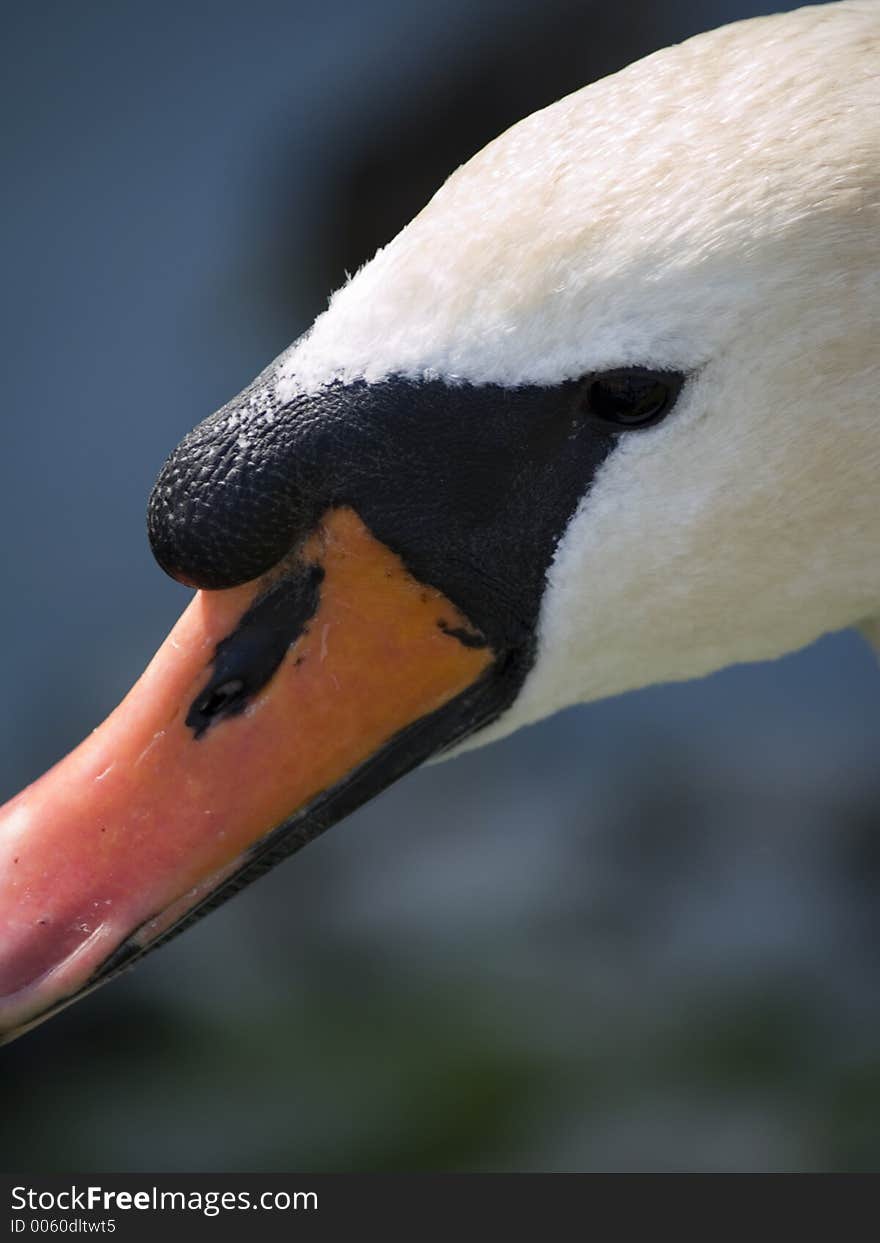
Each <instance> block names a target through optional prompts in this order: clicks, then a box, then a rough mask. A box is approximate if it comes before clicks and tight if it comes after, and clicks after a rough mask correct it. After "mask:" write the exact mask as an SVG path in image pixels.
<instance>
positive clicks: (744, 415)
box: [0, 0, 880, 1039]
mask: <svg viewBox="0 0 880 1243" xmlns="http://www.w3.org/2000/svg"><path fill="white" fill-rule="evenodd" d="M878 54H880V5H878V4H877V3H876V2H875V0H841V2H840V3H835V4H827V5H819V6H815V7H808V8H803V9H800V10H798V11H795V12H790V13H787V14H784V15H780V16H772V17H764V18H759V19H754V20H750V21H745V22H740V23H736V24H734V25H731V26H727V27H724V28H722V29H720V30H716V31H713V32H710V33H708V34H704V35H700V36H698V37H696V38H694V39H690V40H688V41H687V42H685V43H683V44H681V45H678V46H675V47H671V48H667V49H665V50H663V51H661V52H658V53H656V54H654V55H652V56H649V57H647V58H646V59H645V60H642V61H640V62H638V63H636V64H634V65H631V66H629V67H628V68H627V69H625V70H623V71H622V72H621V73H618V74H616V75H614V76H613V77H610V78H607V79H605V80H604V81H601V82H598V83H595V84H593V85H591V86H588V87H586V88H585V89H583V90H581V91H579V92H576V93H575V94H573V95H571V96H569V97H568V98H565V99H562V100H560V101H559V102H557V103H555V104H553V105H552V106H551V107H548V108H546V109H544V110H543V111H540V112H538V113H536V114H534V115H533V116H531V117H528V118H526V119H525V120H523V121H521V122H520V123H519V124H517V125H515V126H514V127H513V128H512V129H510V130H508V131H507V132H506V133H504V134H502V135H501V136H500V137H499V138H497V139H496V140H495V141H494V142H492V143H490V144H489V146H487V147H486V148H485V149H484V150H483V151H481V152H480V153H479V154H477V155H476V156H475V157H474V158H473V159H471V160H470V161H469V162H468V163H467V164H465V165H464V166H463V167H462V168H461V169H459V170H458V171H457V172H455V173H454V174H453V175H452V176H451V177H450V178H449V180H448V181H447V182H446V183H445V185H443V186H442V188H441V189H440V190H439V191H438V192H437V194H436V195H435V196H434V198H433V199H432V200H431V201H430V203H429V204H428V205H427V206H426V207H425V208H424V210H423V211H422V212H421V213H420V214H419V215H418V216H417V217H416V218H415V219H414V220H413V221H412V222H411V223H410V224H409V225H408V226H407V227H406V228H404V229H403V231H402V232H401V233H400V234H399V235H398V236H397V237H396V238H395V239H394V240H393V241H392V242H391V243H390V244H389V245H387V246H386V247H385V248H384V249H382V250H380V251H379V253H378V254H377V255H376V256H375V257H374V258H373V259H372V261H371V262H370V263H368V264H367V265H366V266H365V267H364V268H362V269H361V270H360V271H359V272H358V273H356V274H355V276H354V277H353V278H352V279H350V280H349V281H348V283H347V284H346V285H345V286H344V287H343V288H341V289H340V290H339V291H338V292H337V293H336V294H335V295H334V296H333V297H332V299H331V300H330V302H329V305H328V307H327V309H326V311H324V313H323V314H321V315H320V316H319V317H318V319H317V320H316V321H315V323H314V325H313V327H312V328H311V329H310V331H309V332H307V333H306V334H305V336H304V337H302V338H301V339H300V340H298V341H297V342H295V343H294V344H293V345H292V346H291V347H290V349H289V350H287V351H286V352H285V353H284V354H282V355H281V357H280V358H278V359H277V360H276V361H275V362H274V363H272V364H271V365H270V366H269V367H268V368H267V369H266V370H265V371H264V372H263V373H262V375H260V376H259V377H258V378H257V379H256V380H255V381H254V382H253V384H252V385H251V386H250V387H249V388H247V389H246V390H245V391H244V393H242V394H241V395H240V396H239V397H237V398H235V399H234V400H233V401H232V402H230V403H229V404H228V405H227V406H225V407H224V408H223V409H222V410H220V411H219V412H218V413H217V414H215V415H213V416H211V417H210V418H209V419H207V420H205V421H204V422H203V423H202V424H200V425H199V426H198V427H197V428H196V429H195V430H194V431H193V432H191V433H190V434H189V435H188V436H187V437H186V438H185V439H184V440H183V441H182V442H181V444H180V445H179V446H178V447H177V449H176V450H174V452H173V453H172V454H171V456H170V458H169V459H168V461H167V462H166V464H165V466H164V467H163V469H162V472H161V474H160V476H159V478H158V480H157V482H156V486H155V488H154V491H153V494H152V497H151V500H150V506H149V517H148V523H149V534H150V539H151V542H152V546H153V551H154V553H155V555H156V558H157V560H158V562H159V564H160V565H161V566H162V567H163V568H164V569H165V570H166V571H167V572H169V573H170V574H172V575H174V576H175V577H176V578H178V579H179V580H181V581H182V582H184V583H187V584H189V585H191V586H193V587H195V588H197V589H198V591H197V594H196V595H195V597H194V599H193V601H192V603H191V604H190V605H189V607H188V608H187V609H186V611H185V612H184V614H183V616H182V617H181V619H180V621H179V622H178V623H177V625H176V626H175V628H174V629H173V630H172V632H171V634H170V635H169V637H168V638H167V640H166V641H165V643H164V644H163V645H162V646H161V648H160V649H159V651H158V653H157V655H156V657H155V658H154V660H153V662H152V663H151V664H150V666H149V667H148V669H147V670H146V672H145V673H144V675H143V676H142V678H141V679H140V681H139V682H138V683H137V684H136V685H135V687H134V688H133V690H132V691H131V692H130V693H129V695H128V696H127V697H126V699H125V700H123V702H122V703H121V704H120V706H119V707H118V708H117V709H116V711H115V712H114V713H112V714H111V716H110V717H109V718H108V719H107V721H105V722H104V724H103V725H101V726H100V727H99V728H98V729H97V730H95V731H94V732H93V733H92V735H91V736H90V737H89V738H88V739H86V741H85V742H84V743H82V744H81V745H80V746H79V747H78V748H77V749H76V750H75V751H74V752H72V753H71V754H70V755H69V756H68V757H67V758H66V759H64V760H63V761H62V762H61V763H60V764H58V765H57V766H56V767H55V768H54V769H52V770H51V771H50V772H49V773H48V774H46V775H45V776H44V777H42V778H40V779H39V780H38V781H37V782H35V783H34V784H33V785H32V786H30V787H29V788H27V789H26V790H24V791H23V792H22V793H21V794H19V795H18V796H17V797H16V798H14V799H13V800H12V801H11V802H10V803H8V804H7V805H6V806H5V808H3V809H2V811H0V1032H2V1033H3V1034H4V1036H5V1038H6V1039H9V1038H12V1037H13V1036H14V1035H17V1034H19V1033H21V1032H22V1031H24V1030H26V1029H28V1028H29V1027H31V1026H33V1025H34V1024H35V1023H36V1022H39V1021H42V1020H43V1019H44V1018H46V1017H48V1016H49V1015H50V1014H52V1013H55V1012H56V1011H57V1010H58V1009H60V1008H61V1007H62V1006H64V1005H67V1004H69V1003H70V1002H71V1001H73V1000H76V999H77V998H79V997H81V996H83V995H84V994H85V993H87V992H88V991H90V990H91V989H93V988H95V987H96V986H98V985H99V984H101V983H103V982H105V981H106V980H108V979H110V978H111V977H112V976H114V975H115V974H116V973H117V972H119V971H120V970H122V969H123V968H125V967H127V966H129V965H131V964H132V963H133V962H135V961H136V960H137V959H139V958H140V957H142V956H143V955H144V954H145V953H146V952H148V951H149V950H152V949H153V948H155V947H156V946H158V945H160V944H162V943H163V942H164V941H166V940H167V939H168V938H169V937H170V936H172V935H174V934H175V933H177V932H179V931H180V930H181V929H182V928H184V927H186V926H187V925H188V924H189V923H190V922H192V921H193V920H194V919H196V918H198V917H200V916H201V915H202V914H204V913H205V912H206V911H207V910H209V909H211V907H212V906H215V905H217V904H218V903H219V902H221V901H223V900H224V899H225V898H227V897H229V896H230V895H231V894H232V893H234V892H235V891H236V890H237V889H239V888H240V887H241V886H242V885H244V884H246V883H248V882H249V881H251V880H252V879H254V877H255V876H257V875H259V874H260V873H261V872H262V871H264V870H265V869H266V868H268V867H270V866H272V865H273V864H274V863H276V862H278V861H279V860H280V859H281V858H283V857H284V856H286V855H287V854H290V853H291V852H292V851H294V850H296V849H298V848H300V847H301V846H302V845H304V844H305V843H306V842H308V841H309V840H311V839H312V838H313V837H314V836H315V835H316V834H318V833H320V832H321V831H323V830H324V829H325V828H327V827H328V826H329V825H331V824H332V823H334V822H335V821H336V820H338V819H339V818H340V817H342V816H344V815H345V814H347V813H348V812H349V811H350V810H352V809H353V808H354V807H356V806H357V805H359V804H360V803H362V802H363V801H364V800H365V799H368V798H370V797H371V796H373V795H374V794H376V793H377V792H378V791H379V790H381V789H382V788H383V787H385V786H387V785H388V784H389V783H390V782H392V781H394V780H395V779H396V778H397V777H399V776H400V775H401V774H403V773H404V772H406V771H408V770H409V769H411V768H412V767H414V766H415V765H417V764H420V763H422V762H423V761H426V760H429V759H432V758H435V757H438V756H440V755H442V754H447V753H449V752H450V751H453V752H454V751H456V750H459V749H461V748H463V747H471V746H477V745H481V744H482V743H484V742H486V741H488V740H490V739H493V738H497V737H500V736H502V735H503V734H506V733H509V732H510V731H512V730H514V729H516V728H518V727H519V726H521V725H523V724H525V723H527V722H529V721H534V720H536V719H538V718H540V717H543V716H546V715H547V714H549V713H551V712H554V711H556V710H557V709H559V708H562V707H564V706H566V705H569V704H572V703H575V702H579V701H586V700H592V699H597V698H600V697H603V696H609V695H615V694H618V693H620V692H622V691H625V690H628V689H630V688H634V687H638V686H644V685H646V684H649V683H653V682H659V681H670V680H676V679H689V678H696V677H700V676H701V675H703V674H705V673H707V672H709V671H711V670H715V669H718V668H720V667H722V666H724V665H729V664H731V663H734V662H738V661H754V660H762V659H770V658H773V657H775V656H777V655H779V654H781V653H784V652H788V651H791V650H793V649H796V648H799V647H801V646H803V645H805V644H807V643H810V642H811V641H813V640H814V639H815V638H817V637H818V636H819V635H821V634H823V633H826V632H828V631H834V630H838V629H840V628H843V627H847V626H859V627H861V628H862V630H863V631H864V633H865V634H866V635H867V636H868V637H869V639H871V640H872V641H873V642H874V644H875V645H878V646H880V541H878V539H877V520H878V515H880V435H878V428H877V418H878V409H877V393H878V390H880V349H878V323H880V243H878V237H880V141H878V127H877V122H876V118H877V116H878V115H880V113H878V105H880V74H878V68H877V66H878V63H880V60H878Z"/></svg>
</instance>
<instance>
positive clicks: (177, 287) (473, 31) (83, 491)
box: [0, 0, 880, 1172]
mask: <svg viewBox="0 0 880 1243" xmlns="http://www.w3.org/2000/svg"><path fill="white" fill-rule="evenodd" d="M773 7H777V6H776V5H773V4H772V3H771V4H769V5H767V6H766V8H768V9H769V8H773ZM764 10H765V5H763V4H753V3H749V2H748V0H702V2H697V0H667V2H666V3H664V4H663V5H657V4H654V3H651V2H650V0H642V2H638V3H621V2H619V0H618V2H617V3H614V4H610V3H608V2H607V0H578V2H577V3H571V2H569V0H477V2H476V3H475V2H474V0H443V3H441V4H437V3H436V2H434V0H407V2H402V0H401V2H396V0H322V3H320V4H318V3H313V2H308V3H306V2H304V0H249V2H248V3H244V0H214V2H213V3H211V4H206V3H196V2H194V0H189V2H184V3H182V4H181V3H179V2H175V0H154V2H153V3H151V4H149V5H144V4H138V3H133V2H131V0H123V2H121V3H120V2H119V0H114V2H111V0H103V2H98V0H81V2H80V3H77V4H68V3H60V2H59V3H50V2H46V3H24V0H20V2H19V3H17V4H7V5H6V6H4V52H5V55H4V62H5V63H4V74H3V79H2V84H0V90H2V95H3V99H2V107H0V118H2V121H0V125H2V151H0V158H2V187H3V191H2V202H3V208H2V213H3V215H2V231H0V248H2V256H0V264H2V271H3V281H2V286H0V299H2V336H0V341H2V348H0V356H2V367H3V383H2V390H0V391H2V400H3V413H2V459H0V539H2V568H3V587H2V610H0V639H2V648H0V650H2V661H3V665H2V669H3V675H2V687H3V697H4V710H3V712H2V714H0V731H2V747H0V796H2V797H6V796H8V795H11V794H13V793H14V792H15V791H16V790H17V789H18V788H19V787H20V786H22V785H23V784H25V783H26V782H27V781H29V780H31V779H32V778H34V777H35V776H37V775H38V774H39V773H40V772H41V771H42V770H43V769H44V768H46V767H47V766H48V765H49V764H51V763H52V762H53V761H54V760H55V759H57V758H58V757H60V755H61V754H62V753H63V752H65V751H66V750H68V749H69V748H70V747H71V746H73V745H74V744H75V743H76V742H77V741H78V740H79V739H80V738H81V737H82V736H83V735H84V734H85V733H86V732H87V731H88V730H89V729H90V728H91V727H92V726H93V725H95V724H96V723H97V722H98V721H99V720H100V719H101V718H103V716H104V715H105V714H106V713H107V712H108V711H109V709H110V708H111V707H112V706H113V705H114V704H115V703H116V702H117V700H118V699H119V698H120V696H121V695H122V694H123V693H124V691H125V690H126V689H127V688H128V686H129V684H130V683H131V682H132V681H133V680H134V678H135V677H136V675H137V674H138V673H139V672H140V670H141V669H142V667H143V666H144V664H145V663H146V661H147V660H148V658H149V656H150V655H151V653H152V651H153V650H154V648H155V647H156V646H157V645H158V643H159V641H160V640H161V639H162V637H163V636H164V634H165V632H166V631H167V629H168V628H169V626H170V625H171V623H172V621H173V620H174V618H175V617H176V615H177V614H178V613H179V611H180V610H181V608H182V607H183V605H184V604H185V602H186V600H187V592H186V591H184V590H183V589H182V588H180V587H178V586H176V585H175V584H173V583H170V582H169V581H167V580H166V579H165V578H163V576H162V575H161V574H160V572H159V571H158V570H157V569H156V568H155V566H154V565H153V563H152V562H151V559H150V554H149V550H148V547H147V542H146V538H145V533H144V507H145V500H146V497H147V494H148V491H149V488H150V485H151V482H152V480H153V477H154V475H155V473H156V471H157V469H158V468H159V466H160V464H161V462H162V460H163V458H164V456H165V454H166V453H167V452H168V451H169V450H170V449H171V448H172V447H173V446H174V444H175V443H176V442H177V440H178V439H179V438H180V436H181V435H182V434H183V433H184V432H185V431H186V430H187V429H188V428H189V427H190V426H191V425H192V424H194V423H195V422H197V421H198V420H199V419H201V418H202V417H204V416H205V415H206V414H208V413H209V412H210V411H211V410H212V409H214V408H215V407H216V406H218V405H220V404H222V403H223V402H224V401H225V400H226V399H227V398H228V397H229V396H230V395H232V394H233V393H235V392H236V391H237V390H238V389H239V388H241V387H242V386H243V385H244V384H245V383H246V382H247V381H248V380H249V379H250V378H251V377H252V375H254V374H255V373H256V372H257V371H259V370H260V369H261V368H262V367H263V366H264V364H265V363H266V362H267V361H268V360H269V359H270V358H272V357H273V356H274V355H275V354H276V353H278V352H279V351H280V350H281V349H282V348H283V347H284V346H285V345H286V344H287V342H288V341H289V340H291V339H292V338H293V337H294V336H296V335H297V334H298V333H299V332H301V331H302V330H303V329H304V328H305V327H307V325H308V324H309V322H310V321H311V319H312V317H313V316H314V314H315V313H316V312H317V311H318V310H320V309H321V307H322V306H323V305H324V302H325V299H326V296H327V294H328V293H329V292H330V290H331V289H332V288H333V287H334V286H336V285H338V284H339V283H340V282H341V280H342V279H343V274H344V272H345V270H346V269H349V270H351V269H353V268H355V267H356V266H357V265H358V264H359V263H360V262H362V261H363V260H364V259H366V258H367V257H368V256H369V255H370V254H371V253H372V251H373V250H374V249H375V248H376V246H377V245H379V244H381V243H382V242H384V241H386V240H387V239H388V238H389V237H391V236H392V235H393V234H394V233H395V232H396V230H397V229H398V228H399V227H400V226H401V225H402V224H404V223H405V221H406V220H407V219H408V218H409V217H410V216H411V215H412V214H413V212H414V211H415V210H417V209H418V208H419V207H420V206H421V204H422V203H423V201H424V200H425V199H426V198H427V197H428V195H429V194H430V193H431V192H432V190H433V189H434V188H436V186H437V185H438V184H439V183H440V182H441V181H442V180H443V178H444V177H445V176H446V174H447V173H449V172H450V171H451V170H452V169H453V168H454V167H455V166H456V165H457V164H458V163H460V162H461V161H462V160H464V159H465V158H467V157H468V156H469V155H470V154H472V153H473V152H474V151H475V150H477V149H478V148H479V147H480V146H481V145H482V144H483V143H484V142H485V141H487V140H488V139H489V138H491V137H492V136H493V135H494V134H495V133H497V132H498V131H499V130H501V129H502V128H504V127H505V126H507V125H508V124H510V123H512V122H513V121H515V120H517V119H518V118H519V117H520V116H522V115H525V114H526V113H528V112H530V111H532V110H534V109H535V108H536V107H539V106H541V105H543V104H546V103H548V102H550V101H551V100H553V99H554V98H556V97H558V96H559V95H561V94H564V93H566V92H567V91H569V90H572V89H574V88H576V87H578V86H580V85H582V84H583V83H585V82H587V81H588V80H590V79H592V78H595V77H598V76H601V75H603V74H605V73H607V72H610V71H613V70H614V69H616V68H619V67H620V66H622V65H624V64H625V63H627V62H628V61H629V60H632V59H634V58H636V57H638V56H640V55H642V54H644V53H647V52H649V51H652V50H654V49H655V48H657V47H660V46H662V45H664V44H666V43H669V42H672V41H675V40H676V39H679V38H682V37H684V36H686V35H688V34H691V33H694V32H696V31H698V30H701V29H705V28H708V27H711V26H713V25H717V24H720V23H721V22H723V21H725V20H729V19H732V18H735V17H740V16H748V15H751V14H753V13H755V12H758V11H764ZM695 177H696V178H698V177H699V170H695ZM649 606H650V602H649V601H647V602H646V607H649ZM878 736H880V672H878V669H877V668H876V667H875V664H874V662H873V659H872V657H871V655H870V653H869V652H868V650H867V648H866V647H864V646H863V645H862V643H861V641H860V640H859V639H858V638H857V637H856V636H855V635H843V636H837V637H834V638H830V639H826V640H824V641H823V642H821V643H819V644H818V645H816V646H815V647H814V648H813V649H812V650H810V651H807V652H804V653H801V654H799V655H796V656H792V657H790V658H788V659H786V660H783V661H781V662H779V663H777V664H774V665H768V666H764V667H760V668H757V667H756V668H740V669H736V670H732V671H727V672H725V673H722V674H720V675H717V676H715V677H713V678H711V679H709V680H707V681H704V682H702V683H699V684H692V685H687V686H678V687H667V688H658V689H652V690H648V691H645V692H643V693H640V694H635V695H630V696H627V697H625V698H622V699H619V700H616V701H612V702H608V703H603V704H596V705H592V706H589V707H585V708H583V709H578V710H575V711H569V712H567V713H564V714H563V715H561V716H559V717H557V718H556V719H554V720H551V721H548V722H546V723H544V724H543V725H541V726H539V727H535V728H532V729H530V730H527V731H525V732H523V733H522V734H520V735H518V736H516V737H514V738H512V739H510V740H508V741H506V742H504V743H502V744H499V745H496V746H494V747H491V748H489V749H487V750H486V751H483V752H478V753H475V754H472V755H469V756H466V757H465V758H463V759H460V760H458V761H455V762H453V763H451V764H448V765H445V766H440V767H435V768H433V769H428V770H426V771H423V772H421V773H418V774H416V775H414V776H412V777H411V778H408V779H407V780H405V781H404V782H402V783H401V784H400V785H399V786H398V787H396V788H395V789H392V790H391V791H389V792H388V793H387V794H385V795H384V796H383V797H381V798H380V799H378V800H377V801H376V802H375V803H373V804H372V805H370V806H368V807H367V808H366V809H364V810H363V811H362V812H360V813H359V814H358V815H356V816H354V817H352V818H351V819H350V820H349V821H347V822H346V823H345V824H343V825H340V826H338V827H337V828H335V829H334V830H333V831H332V832H331V833H330V834H328V835H327V836H326V837H325V838H323V839H321V840H319V841H318V842H316V843H315V844H313V845H312V846H310V847H309V849H308V850H307V851H305V852H304V853H303V854H302V855H298V856H297V857H296V858H295V859H294V860H292V861H290V862H289V863H287V864H286V865H284V866H282V867H281V868H279V869H278V870H277V871H275V872H274V873H272V874H271V875H270V876H269V877H267V878H266V879H265V880H262V881H261V882H259V883H258V884H257V885H255V886H253V887H252V888H250V889H249V890H247V891H246V892H245V893H244V894H243V895H242V896H240V897H238V898H237V899H236V900H235V901H234V902H232V903H231V904H229V905H228V906H226V907H224V908H223V909H222V910H221V911H219V912H217V913H215V914H213V915H212V916H211V917H210V918H209V919H208V920H206V921H204V922H203V923H201V924H200V925H199V926H198V927H197V928H195V929H194V930H192V931H190V932H189V933H187V934H186V936H184V937H183V938H181V939H180V940H178V941H176V942H175V943H174V944H173V945H172V946H170V947H168V948H167V949H165V950H163V951H162V952H161V953H159V954H157V955H156V956H155V957H152V958H150V959H149V960H148V961H147V962H146V963H144V964H143V965H142V966H141V967H139V968H138V969H137V970H136V971H134V972H133V973H132V974H130V975H129V976H126V977H125V978H124V979H122V980H119V981H117V982H116V983H114V984H112V985H111V986H110V987H108V988H107V989H105V990H103V991H102V992H100V993H99V994H97V995H95V996H94V997H92V998H90V999H88V1000H87V1001H85V1002H84V1003H82V1004H80V1005H78V1006H76V1007H74V1008H73V1009H72V1010H69V1011H67V1012H66V1013H65V1014H63V1015H61V1016H60V1017H58V1018H56V1019H54V1020H53V1021H52V1022H51V1023H49V1024H47V1025H46V1026H45V1027H43V1028H41V1029H39V1030H38V1031H36V1032H34V1033H33V1034H31V1035H29V1036H28V1037H26V1038H25V1039H23V1040H21V1041H20V1042H18V1043H16V1044H14V1045H13V1046H11V1047H9V1048H6V1049H3V1050H2V1052H0V1099H2V1108H0V1168H3V1169H4V1170H6V1171H7V1172H11V1171H13V1170H16V1171H17V1170H25V1169H30V1170H31V1171H43V1172H45V1171H49V1170H55V1169H62V1168H64V1169H70V1168H76V1169H78V1170H81V1171H87V1170H102V1169H103V1170H107V1169H112V1170H123V1171H128V1170H142V1169H143V1170H160V1171H171V1170H190V1171H192V1170H281V1169H290V1168H299V1169H301V1170H423V1169H425V1170H438V1169H448V1170H455V1169H463V1170H485V1169H490V1170H509V1169H516V1170H608V1169H611V1170H625V1169H652V1170H654V1169H659V1170H685V1169H688V1170H689V1169H699V1170H751V1169H757V1170H770V1169H774V1170H776V1169H784V1170H805V1169H871V1168H875V1169H876V1168H877V1166H878V1164H880V1041H878V1037H880V1000H878V987H877V984H878V965H880V958H878V948H877V947H878V936H880V901H878V900H880V835H878V829H880V824H878V820H880V815H878V808H880V766H878Z"/></svg>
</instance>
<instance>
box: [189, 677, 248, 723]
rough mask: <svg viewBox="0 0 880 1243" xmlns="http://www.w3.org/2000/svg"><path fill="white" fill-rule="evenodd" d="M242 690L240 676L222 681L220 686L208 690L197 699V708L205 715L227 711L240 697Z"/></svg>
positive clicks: (242, 684) (211, 715) (214, 714)
mask: <svg viewBox="0 0 880 1243" xmlns="http://www.w3.org/2000/svg"><path fill="white" fill-rule="evenodd" d="M243 690H244V681H243V680H242V679H241V678H230V680H229V681H228V682H224V683H223V685H222V686H218V687H216V688H215V689H213V690H211V691H209V692H208V694H207V695H205V696H203V698H202V699H200V700H199V703H198V710H199V712H201V714H202V715H203V716H205V717H215V716H218V715H219V714H220V713H221V712H224V711H227V710H228V709H229V708H230V707H231V706H232V705H233V704H234V703H235V701H236V700H237V699H238V698H240V696H241V694H242V691H243Z"/></svg>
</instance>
